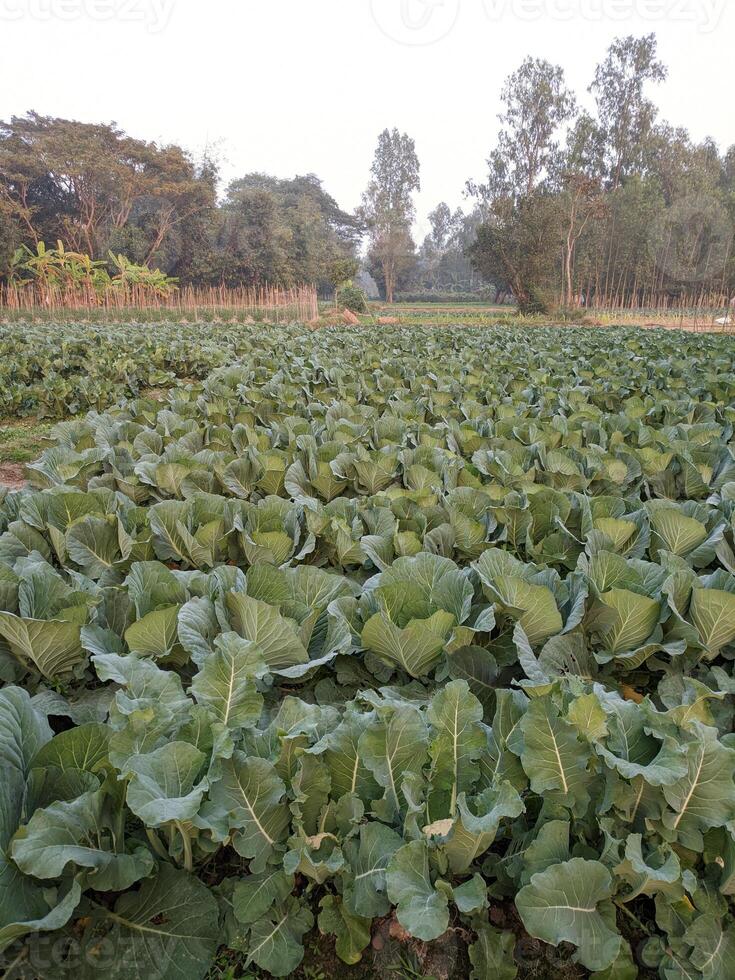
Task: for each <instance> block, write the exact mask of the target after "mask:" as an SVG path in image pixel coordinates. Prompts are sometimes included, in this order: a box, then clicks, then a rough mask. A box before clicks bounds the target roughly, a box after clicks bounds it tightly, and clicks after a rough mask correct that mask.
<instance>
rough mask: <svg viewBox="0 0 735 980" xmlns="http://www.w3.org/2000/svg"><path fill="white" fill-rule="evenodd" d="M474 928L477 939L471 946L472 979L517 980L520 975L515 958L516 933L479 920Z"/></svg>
mask: <svg viewBox="0 0 735 980" xmlns="http://www.w3.org/2000/svg"><path fill="white" fill-rule="evenodd" d="M474 928H475V932H476V933H477V939H476V940H475V942H474V943H472V945H471V946H470V947H469V956H470V963H471V964H472V973H471V974H470V980H491V978H494V980H515V978H516V977H517V976H518V967H517V966H516V964H515V962H514V960H513V950H514V949H515V945H516V937H515V935H514V934H513V933H512V932H508V931H506V932H502V931H501V930H500V929H494V928H493V927H492V926H491V925H490V924H489V923H488V922H479V923H477V924H476V925H475V927H474Z"/></svg>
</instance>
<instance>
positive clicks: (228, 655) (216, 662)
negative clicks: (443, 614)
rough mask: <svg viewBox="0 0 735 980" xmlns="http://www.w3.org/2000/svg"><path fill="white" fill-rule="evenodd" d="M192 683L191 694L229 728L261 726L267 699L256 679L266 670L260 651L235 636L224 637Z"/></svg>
mask: <svg viewBox="0 0 735 980" xmlns="http://www.w3.org/2000/svg"><path fill="white" fill-rule="evenodd" d="M215 646H216V649H215V651H214V653H212V654H210V656H208V657H207V659H206V660H205V661H204V664H203V666H202V668H201V670H200V671H199V673H198V674H195V676H194V679H193V680H192V683H191V693H192V694H193V696H194V698H195V699H196V701H197V702H198V703H199V704H203V705H205V706H206V707H207V709H208V710H209V711H210V712H211V713H212V715H213V716H214V717H215V718H216V719H217V720H218V721H221V722H222V724H223V725H226V726H227V727H228V728H248V727H250V726H252V725H255V724H257V722H258V719H259V718H260V715H261V712H262V710H263V698H262V695H261V694H260V693H259V692H258V689H257V686H256V683H255V678H256V676H257V675H258V673H259V672H260V671H261V668H262V667H263V655H262V653H261V652H260V648H259V647H258V646H256V645H255V644H253V643H250V642H249V641H247V640H242V639H241V638H240V637H239V636H237V635H236V634H234V633H231V634H226V635H224V636H220V637H218V638H217V640H216V641H215Z"/></svg>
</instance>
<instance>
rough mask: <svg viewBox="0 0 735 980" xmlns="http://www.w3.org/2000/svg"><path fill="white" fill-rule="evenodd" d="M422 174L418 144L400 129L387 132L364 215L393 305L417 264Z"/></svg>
mask: <svg viewBox="0 0 735 980" xmlns="http://www.w3.org/2000/svg"><path fill="white" fill-rule="evenodd" d="M419 172H420V165H419V158H418V156H417V155H416V145H415V143H414V141H413V140H412V139H411V138H410V137H409V136H407V135H406V134H405V133H399V132H398V130H397V129H393V130H392V131H391V130H388V129H385V130H383V132H382V133H381V134H380V136H379V138H378V146H377V149H376V151H375V158H374V160H373V165H372V167H371V170H370V173H371V180H370V183H369V184H368V187H367V190H366V191H365V193H364V194H363V197H362V207H361V208H360V216H361V218H362V220H363V221H364V223H365V226H366V228H367V230H368V234H369V236H370V252H371V256H372V258H373V260H374V261H375V262H376V263H377V264H378V265H379V267H380V271H381V273H382V279H383V282H384V284H385V298H386V300H387V301H388V302H389V303H392V302H393V297H394V294H395V287H396V282H397V279H398V277H399V275H400V274H401V272H402V271H403V270H405V268H406V267H407V265H408V264H410V263H411V262H412V261H413V256H414V248H415V247H414V242H413V238H412V236H411V224H412V222H413V219H414V216H415V206H414V203H413V194H414V192H415V191H418V190H420V189H421V181H420V177H419Z"/></svg>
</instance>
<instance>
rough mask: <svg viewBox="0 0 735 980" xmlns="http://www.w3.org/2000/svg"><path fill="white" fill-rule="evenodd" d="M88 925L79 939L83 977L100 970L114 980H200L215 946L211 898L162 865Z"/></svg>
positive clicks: (181, 874) (191, 879) (198, 885)
mask: <svg viewBox="0 0 735 980" xmlns="http://www.w3.org/2000/svg"><path fill="white" fill-rule="evenodd" d="M87 921H88V922H89V925H88V926H87V929H86V931H85V932H84V934H83V935H82V937H81V939H80V949H81V952H82V953H83V958H82V959H81V962H83V963H84V967H83V973H82V975H83V976H84V977H90V978H91V977H95V976H99V975H100V972H102V971H104V973H105V974H106V975H107V976H109V977H111V978H114V980H139V978H140V977H153V976H155V977H160V978H161V980H201V978H203V977H204V976H205V975H206V973H207V971H208V970H209V967H210V965H211V963H212V960H213V959H214V954H215V952H216V950H217V947H218V945H219V927H218V913H217V903H216V901H215V899H214V897H213V895H212V894H211V893H210V891H209V889H207V888H206V886H205V885H203V884H202V883H201V882H200V881H198V880H197V879H196V878H194V877H193V876H192V875H188V874H186V873H185V872H183V871H176V870H174V868H172V867H171V866H170V865H167V864H163V865H161V866H160V868H159V870H158V873H157V875H156V876H155V878H152V879H149V880H147V881H144V882H143V884H142V885H141V887H140V889H139V890H138V891H130V892H126V894H124V895H122V896H121V897H120V898H119V899H118V900H117V902H116V903H115V905H114V907H113V908H111V909H109V910H107V909H104V908H99V909H98V910H97V911H96V912H95V914H94V915H93V916H92V917H91V919H88V920H87ZM103 939H104V941H102V940H103ZM98 961H99V962H98ZM77 969H78V968H77Z"/></svg>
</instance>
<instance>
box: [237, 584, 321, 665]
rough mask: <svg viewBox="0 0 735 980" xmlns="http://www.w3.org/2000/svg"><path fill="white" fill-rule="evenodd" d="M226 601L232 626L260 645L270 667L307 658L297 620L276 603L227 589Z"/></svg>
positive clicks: (302, 660)
mask: <svg viewBox="0 0 735 980" xmlns="http://www.w3.org/2000/svg"><path fill="white" fill-rule="evenodd" d="M226 605H227V610H228V612H229V614H230V620H231V622H232V628H233V630H234V631H235V632H236V633H238V634H239V635H240V636H242V637H243V638H244V639H246V640H250V641H251V642H252V643H256V644H257V645H258V647H259V648H260V650H261V652H262V654H263V659H264V660H265V662H266V663H267V664H268V666H269V667H273V668H282V667H294V666H296V664H305V663H307V662H308V660H309V654H308V652H307V650H306V647H305V646H304V644H303V643H302V642H301V639H300V638H299V635H298V632H297V630H296V624H295V623H293V622H292V621H289V620H288V619H285V618H284V617H283V616H282V615H281V614H280V613H279V611H278V609H276V608H275V607H274V606H269V605H268V604H267V603H265V602H261V601H260V600H259V599H253V598H251V597H250V596H247V595H244V594H243V593H241V592H230V593H228V595H227V597H226Z"/></svg>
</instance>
